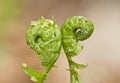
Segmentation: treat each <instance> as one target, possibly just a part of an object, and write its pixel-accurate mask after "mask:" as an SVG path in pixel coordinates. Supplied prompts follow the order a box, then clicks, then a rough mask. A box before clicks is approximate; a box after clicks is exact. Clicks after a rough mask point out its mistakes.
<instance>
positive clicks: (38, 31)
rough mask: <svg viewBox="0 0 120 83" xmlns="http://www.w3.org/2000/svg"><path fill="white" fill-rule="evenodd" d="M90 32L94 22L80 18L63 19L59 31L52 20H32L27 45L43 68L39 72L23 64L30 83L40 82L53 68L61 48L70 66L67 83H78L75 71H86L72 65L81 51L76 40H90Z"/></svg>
mask: <svg viewBox="0 0 120 83" xmlns="http://www.w3.org/2000/svg"><path fill="white" fill-rule="evenodd" d="M93 30H94V26H93V23H92V22H91V21H90V20H89V19H87V18H85V17H83V16H73V17H70V18H68V19H66V20H65V21H64V23H63V24H62V28H61V30H60V28H59V27H58V26H57V24H56V21H55V20H54V18H52V20H50V19H45V18H44V17H41V19H40V20H38V21H32V22H31V24H30V26H29V28H28V30H27V32H26V42H27V44H28V46H29V47H30V48H32V49H33V50H34V51H36V52H37V54H38V58H39V59H40V61H41V63H42V65H43V66H44V68H45V69H44V71H42V72H40V71H38V70H36V69H34V68H31V67H29V66H27V64H23V65H22V69H23V70H24V71H25V73H26V74H28V75H29V76H30V77H31V80H33V81H35V82H36V83H43V81H44V80H45V79H46V76H47V75H48V73H49V71H50V70H51V68H52V67H54V63H55V62H56V60H57V59H58V57H59V55H60V50H61V46H63V49H64V52H65V54H66V57H67V60H68V63H69V71H70V79H71V80H70V82H71V83H80V82H81V80H80V76H79V72H78V69H83V68H86V67H87V65H85V64H79V63H76V62H74V61H73V60H72V57H73V56H76V55H77V54H79V53H80V52H81V50H82V49H83V46H82V45H80V44H78V41H79V40H80V41H83V40H85V39H87V38H89V37H90V36H91V34H92V33H93Z"/></svg>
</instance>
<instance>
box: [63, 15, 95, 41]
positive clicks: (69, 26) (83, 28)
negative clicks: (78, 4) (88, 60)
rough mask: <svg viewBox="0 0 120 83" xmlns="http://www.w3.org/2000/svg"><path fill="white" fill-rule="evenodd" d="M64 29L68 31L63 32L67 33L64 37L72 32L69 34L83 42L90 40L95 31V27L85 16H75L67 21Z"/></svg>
mask: <svg viewBox="0 0 120 83" xmlns="http://www.w3.org/2000/svg"><path fill="white" fill-rule="evenodd" d="M62 27H63V29H64V30H65V29H66V30H65V31H66V32H65V31H64V30H62V31H63V32H65V33H64V35H66V33H68V31H70V30H71V31H70V32H69V34H70V35H71V34H72V35H74V36H75V37H76V39H77V40H81V41H83V40H86V39H87V38H89V37H90V36H91V35H92V33H93V31H94V25H93V23H92V21H90V20H89V19H88V18H86V17H83V16H73V17H70V18H68V19H66V20H65V21H64V23H63V25H62ZM69 34H68V35H69Z"/></svg>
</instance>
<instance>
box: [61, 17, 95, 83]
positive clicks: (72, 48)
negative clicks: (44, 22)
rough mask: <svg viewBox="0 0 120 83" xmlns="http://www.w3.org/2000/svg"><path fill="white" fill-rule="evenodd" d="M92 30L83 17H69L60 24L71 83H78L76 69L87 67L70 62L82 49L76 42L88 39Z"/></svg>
mask: <svg viewBox="0 0 120 83" xmlns="http://www.w3.org/2000/svg"><path fill="white" fill-rule="evenodd" d="M93 30H94V26H93V23H92V22H91V21H90V20H89V19H87V18H85V17H83V16H73V17H70V18H68V19H66V20H65V21H64V23H63V24H62V28H61V35H62V45H63V49H64V51H65V54H66V57H67V59H68V63H69V68H70V69H69V70H70V77H71V83H80V82H81V81H80V76H79V73H78V69H81V68H82V69H83V68H86V67H87V65H84V64H78V63H75V62H74V61H73V60H72V57H73V56H76V55H77V54H79V53H80V52H81V51H82V49H83V46H82V45H80V44H78V41H79V40H80V41H83V40H86V39H87V38H89V37H90V36H91V35H92V33H93Z"/></svg>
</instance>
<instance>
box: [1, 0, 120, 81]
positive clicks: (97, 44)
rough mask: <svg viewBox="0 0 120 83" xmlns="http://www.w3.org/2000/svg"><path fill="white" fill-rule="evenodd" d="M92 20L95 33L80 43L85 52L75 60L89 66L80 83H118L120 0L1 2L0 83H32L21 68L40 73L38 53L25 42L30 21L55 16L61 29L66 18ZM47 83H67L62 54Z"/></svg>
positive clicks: (17, 0) (22, 0) (119, 75)
mask: <svg viewBox="0 0 120 83" xmlns="http://www.w3.org/2000/svg"><path fill="white" fill-rule="evenodd" d="M73 15H82V16H85V17H88V18H89V19H91V20H92V21H93V23H94V26H95V31H94V33H93V35H92V36H91V38H89V39H88V40H86V41H82V42H80V43H81V44H82V45H83V46H84V49H83V51H82V52H81V54H79V56H77V57H75V58H74V59H75V60H76V61H77V62H79V63H88V64H89V66H88V67H87V68H86V69H85V70H82V71H80V74H81V78H82V83H120V0H0V83H33V82H32V81H31V80H30V78H29V77H28V76H27V75H26V74H24V72H23V71H22V70H21V68H20V66H21V64H22V63H23V62H25V63H27V64H29V65H30V66H32V67H34V68H36V69H39V70H41V69H42V66H41V65H40V61H39V60H38V58H37V56H36V55H37V54H36V53H35V52H34V51H33V50H31V49H29V48H28V47H27V45H26V42H25V31H26V30H27V27H28V25H29V24H30V21H31V20H37V19H39V18H40V17H41V16H45V17H46V18H51V16H54V17H55V18H56V20H57V22H58V25H59V26H61V24H62V22H63V21H64V20H65V19H66V18H67V17H69V16H73ZM56 65H57V66H58V67H57V68H53V69H52V70H51V71H50V74H49V75H48V77H47V78H48V81H46V83H70V82H69V72H68V71H67V70H66V69H67V68H68V64H67V61H66V57H65V54H64V52H63V51H61V55H60V57H59V59H58V61H57V62H56Z"/></svg>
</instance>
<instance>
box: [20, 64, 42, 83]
mask: <svg viewBox="0 0 120 83" xmlns="http://www.w3.org/2000/svg"><path fill="white" fill-rule="evenodd" d="M22 69H23V70H24V72H25V73H26V74H27V75H29V76H30V77H31V80H32V81H35V82H37V81H38V80H39V79H42V77H43V76H44V74H43V73H41V72H39V71H38V70H36V69H34V68H31V67H29V66H27V64H23V65H22Z"/></svg>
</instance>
